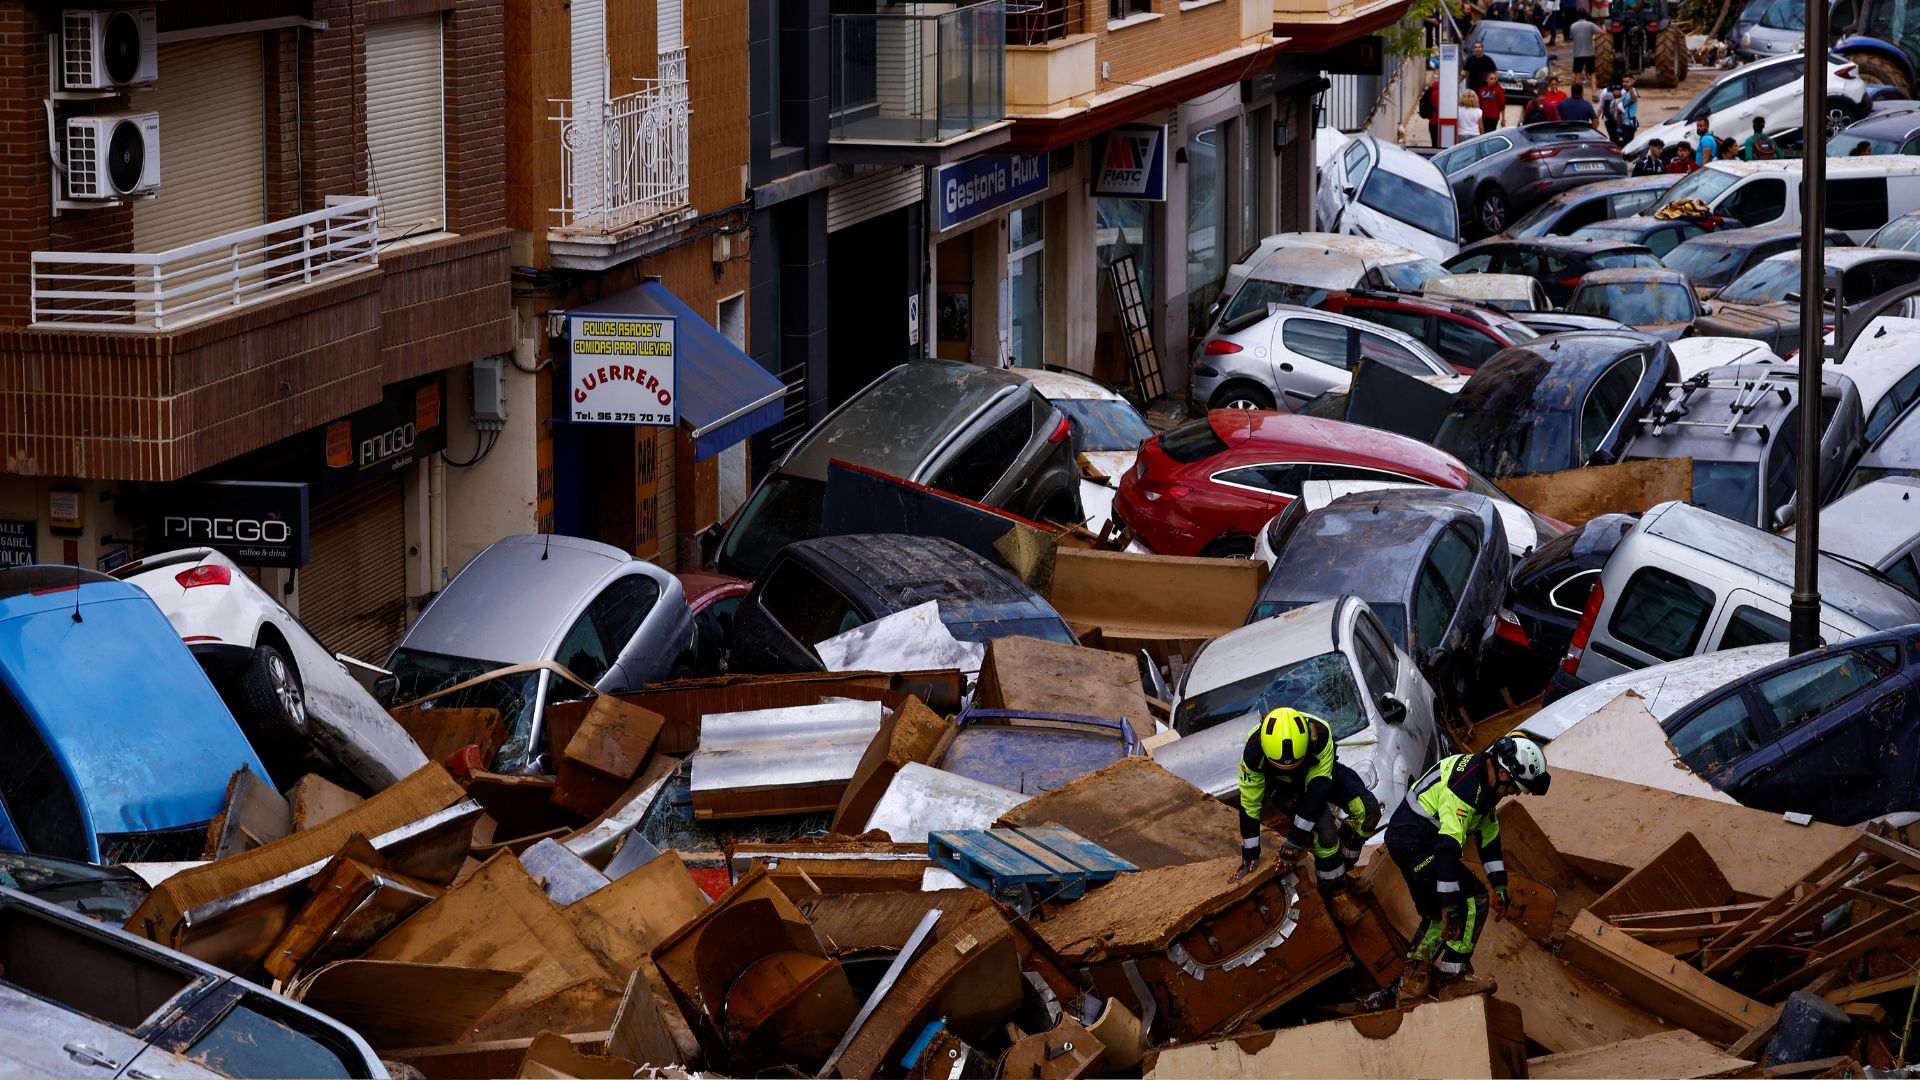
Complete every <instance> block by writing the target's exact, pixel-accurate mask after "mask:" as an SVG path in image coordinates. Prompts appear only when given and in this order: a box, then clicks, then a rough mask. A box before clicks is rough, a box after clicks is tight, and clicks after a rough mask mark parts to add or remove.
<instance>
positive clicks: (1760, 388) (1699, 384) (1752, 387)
mask: <svg viewBox="0 0 1920 1080" xmlns="http://www.w3.org/2000/svg"><path fill="white" fill-rule="evenodd" d="M1667 389H1669V390H1671V391H1673V393H1671V394H1669V395H1668V396H1667V398H1666V399H1665V400H1664V401H1661V402H1659V403H1657V404H1656V405H1655V406H1654V408H1653V409H1652V410H1651V411H1649V412H1648V414H1647V415H1646V416H1643V417H1641V418H1640V422H1641V423H1642V424H1645V425H1647V432H1648V434H1651V435H1658V434H1660V433H1661V432H1663V431H1665V430H1666V429H1667V428H1669V427H1699V428H1717V429H1719V431H1720V432H1721V434H1724V435H1732V434H1734V433H1736V432H1738V431H1741V430H1749V431H1756V432H1758V433H1759V434H1760V441H1761V442H1766V441H1767V439H1768V438H1770V437H1771V435H1772V432H1773V429H1772V428H1770V427H1769V426H1767V425H1766V424H1759V423H1743V422H1742V417H1745V416H1748V415H1750V414H1751V413H1752V412H1753V411H1754V409H1756V408H1758V407H1759V405H1760V403H1761V402H1763V401H1765V400H1766V398H1767V395H1768V394H1770V393H1772V394H1779V395H1780V404H1781V405H1791V404H1792V403H1793V388H1792V387H1791V386H1790V385H1789V384H1787V383H1786V382H1784V381H1780V380H1775V379H1773V378H1772V377H1771V373H1769V374H1768V375H1754V376H1748V377H1747V378H1743V379H1709V378H1708V377H1707V373H1706V372H1701V373H1700V374H1698V375H1695V376H1694V377H1693V378H1691V379H1687V380H1686V381H1684V382H1677V383H1668V384H1667ZM1708 389H1713V390H1732V391H1733V392H1734V393H1733V401H1731V402H1730V403H1728V406H1727V409H1728V411H1729V412H1730V413H1731V414H1732V415H1731V416H1729V417H1728V418H1727V420H1726V421H1725V422H1722V421H1719V420H1689V419H1687V417H1688V416H1689V415H1691V413H1692V409H1691V408H1690V407H1689V406H1688V404H1687V402H1688V401H1689V400H1690V399H1691V398H1692V397H1693V393H1694V391H1696V390H1708Z"/></svg>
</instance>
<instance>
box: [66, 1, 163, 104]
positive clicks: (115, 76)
mask: <svg viewBox="0 0 1920 1080" xmlns="http://www.w3.org/2000/svg"><path fill="white" fill-rule="evenodd" d="M158 23H159V19H158V16H157V15H156V14H155V12H154V9H153V8H150V7H127V8H101V9H98V10H89V11H68V12H64V13H62V15H61V19H60V85H61V87H62V88H63V89H66V90H115V89H118V88H120V87H123V86H137V85H139V84H141V83H150V82H152V81H154V80H155V79H158V78H159V77H160V60H159V56H158V54H157V52H156V49H155V38H156V35H157V34H158V32H159V27H158Z"/></svg>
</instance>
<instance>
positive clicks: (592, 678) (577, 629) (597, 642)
mask: <svg viewBox="0 0 1920 1080" xmlns="http://www.w3.org/2000/svg"><path fill="white" fill-rule="evenodd" d="M617 655H619V653H618V651H617V649H615V650H610V649H608V648H607V643H606V642H605V641H602V640H601V638H600V628H599V627H598V626H596V625H595V624H594V620H593V609H592V607H591V606H589V607H588V609H587V610H586V611H583V612H581V613H580V617H579V618H578V619H576V620H574V624H573V626H572V628H571V629H569V630H568V631H567V636H566V637H565V638H563V639H561V641H560V650H559V652H558V653H556V654H555V659H557V660H559V661H560V666H561V667H564V668H566V669H567V670H568V671H571V672H573V673H574V674H575V675H578V676H580V678H581V679H582V680H583V681H585V682H589V683H594V682H599V681H600V676H602V675H605V674H606V673H607V668H609V667H611V666H612V662H613V657H615V656H617ZM554 689H555V691H559V690H561V687H560V686H555V687H554ZM575 689H578V688H577V687H576V688H575Z"/></svg>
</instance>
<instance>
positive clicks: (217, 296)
mask: <svg viewBox="0 0 1920 1080" xmlns="http://www.w3.org/2000/svg"><path fill="white" fill-rule="evenodd" d="M379 225H380V200H379V199H378V198H377V197H375V196H372V195H356V196H350V197H340V196H329V197H328V199H327V206H326V209H324V210H315V211H312V212H311V213H306V214H301V215H299V216H297V217H290V218H283V219H282V220H280V221H269V222H267V223H266V224H265V225H257V226H255V227H253V228H251V229H242V230H240V231H239V232H231V233H227V234H226V235H224V236H215V237H210V238H208V239H206V240H200V241H197V242H195V243H191V244H183V245H181V246H180V247H176V248H172V249H169V250H167V251H158V252H154V253H152V254H145V253H140V252H91V251H36V252H34V253H33V258H32V267H33V276H32V280H31V283H30V285H31V293H32V301H31V302H32V308H33V322H34V324H35V325H39V326H50V327H70V328H72V329H76V330H82V329H84V330H136V331H147V332H160V331H166V330H177V329H179V328H180V327H182V326H184V325H186V324H188V323H192V322H197V321H199V320H201V319H208V318H212V317H214V316H216V315H223V314H226V313H227V312H229V311H232V310H233V309H234V308H236V307H238V306H240V305H242V304H246V303H250V302H254V301H258V300H261V299H264V298H267V297H270V296H272V295H274V294H276V293H279V292H284V291H290V290H292V289H297V288H300V287H302V286H306V285H312V284H315V283H317V282H321V281H327V280H331V279H333V278H338V277H342V276H345V275H346V274H349V273H354V272H357V271H359V270H363V269H368V268H371V267H375V266H378V265H379V264H380V248H379V245H378V242H377V236H378V230H379Z"/></svg>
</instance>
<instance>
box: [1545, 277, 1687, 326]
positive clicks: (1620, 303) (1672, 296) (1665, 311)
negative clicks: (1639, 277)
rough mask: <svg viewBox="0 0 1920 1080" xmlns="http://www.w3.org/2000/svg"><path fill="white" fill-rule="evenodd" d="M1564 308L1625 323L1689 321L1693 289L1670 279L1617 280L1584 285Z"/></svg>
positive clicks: (1645, 324)
mask: <svg viewBox="0 0 1920 1080" xmlns="http://www.w3.org/2000/svg"><path fill="white" fill-rule="evenodd" d="M1567 310H1568V311H1570V312H1573V313H1574V314H1576V315H1600V316H1604V317H1606V318H1609V319H1618V320H1619V321H1621V322H1623V323H1626V324H1627V325H1628V326H1658V325H1661V324H1664V323H1684V322H1692V321H1693V316H1694V310H1693V290H1692V289H1690V288H1688V287H1687V286H1685V285H1680V284H1676V283H1674V282H1671V281H1617V282H1610V283H1608V284H1606V285H1604V286H1603V285H1585V286H1582V287H1581V289H1580V291H1579V292H1576V293H1574V294H1573V301H1572V302H1571V303H1569V304H1568V305H1567Z"/></svg>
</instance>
